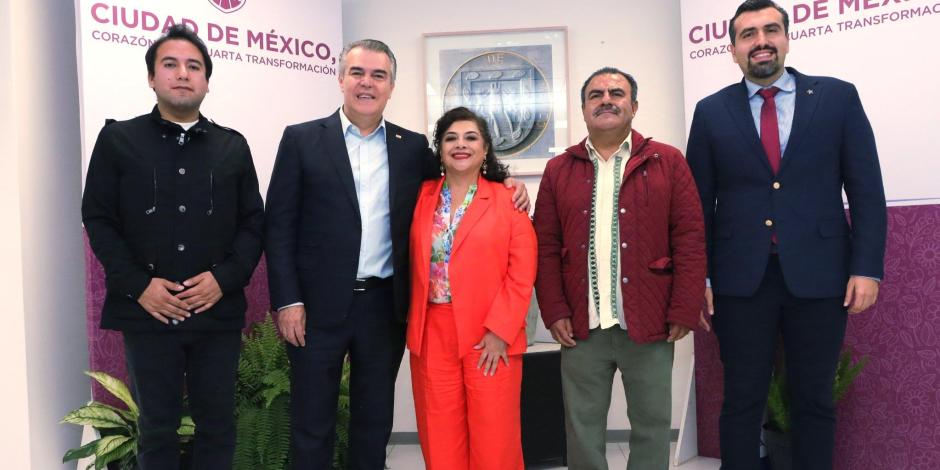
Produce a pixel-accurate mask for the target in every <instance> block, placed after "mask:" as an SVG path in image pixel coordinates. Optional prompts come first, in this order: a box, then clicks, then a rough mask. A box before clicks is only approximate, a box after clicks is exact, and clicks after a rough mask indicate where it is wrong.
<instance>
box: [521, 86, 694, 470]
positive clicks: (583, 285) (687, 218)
mask: <svg viewBox="0 0 940 470" xmlns="http://www.w3.org/2000/svg"><path fill="white" fill-rule="evenodd" d="M636 96H637V83H636V80H635V79H634V78H633V77H632V76H631V75H629V74H627V73H625V72H623V71H621V70H618V69H616V68H613V67H605V68H602V69H600V70H598V71H596V72H594V73H593V74H591V76H590V77H588V79H587V80H586V81H585V82H584V85H583V86H582V87H581V111H582V114H583V116H584V122H585V124H587V129H588V137H587V138H586V139H584V140H582V141H581V142H580V143H579V144H577V145H574V146H572V147H569V148H568V149H567V150H566V151H565V152H564V153H563V154H561V155H559V156H557V157H555V158H553V159H551V160H550V161H549V163H548V165H547V166H546V167H545V172H544V173H543V175H542V182H541V185H540V186H539V194H538V198H537V199H536V205H535V230H536V234H537V236H538V242H539V253H538V260H539V261H538V276H537V279H536V282H535V292H536V296H537V297H538V302H539V307H540V308H541V311H542V319H543V321H544V322H545V326H546V327H547V328H549V329H550V330H551V333H552V337H553V338H555V340H556V341H558V342H559V343H561V345H562V349H561V379H562V387H563V390H564V397H565V424H566V426H565V428H566V432H567V437H568V465H569V468H572V469H578V470H597V469H606V468H607V460H606V456H605V454H606V439H605V438H606V431H607V411H608V408H610V394H611V387H612V385H613V378H614V372H615V371H617V370H618V369H619V370H620V373H621V376H622V379H623V386H624V391H625V394H626V399H627V404H628V407H627V415H628V416H629V418H630V426H631V429H630V458H629V464H628V466H627V468H628V469H629V470H651V469H659V470H664V469H667V468H668V467H669V443H670V441H671V432H670V426H671V423H672V419H671V418H672V361H673V352H674V344H673V343H674V342H675V341H678V340H680V339H682V338H683V337H684V336H685V335H686V334H688V332H689V330H691V329H694V328H695V327H696V325H697V323H698V316H699V307H700V304H701V295H702V294H703V292H704V283H705V233H704V228H703V225H702V214H701V206H700V205H699V201H698V197H697V195H696V193H695V184H694V182H693V180H692V175H691V173H690V171H689V168H688V166H687V165H686V162H685V159H683V158H682V153H681V152H679V151H678V150H677V149H675V148H674V147H671V146H669V145H666V144H663V143H660V142H656V141H654V140H652V139H650V138H646V137H643V136H642V135H640V133H639V132H637V131H636V130H633V129H632V122H633V117H634V115H635V114H636V111H637V108H638V105H639V103H638V102H637V100H636Z"/></svg>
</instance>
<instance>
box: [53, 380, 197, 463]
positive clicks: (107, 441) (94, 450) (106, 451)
mask: <svg viewBox="0 0 940 470" xmlns="http://www.w3.org/2000/svg"><path fill="white" fill-rule="evenodd" d="M85 374H86V375H88V376H90V377H91V378H93V379H95V380H96V381H97V382H98V383H99V384H101V385H102V386H103V387H104V388H105V390H107V391H108V392H109V393H111V394H112V395H114V396H115V397H116V398H117V399H119V400H121V402H123V403H124V404H125V405H126V406H127V409H126V410H125V409H120V408H116V407H113V406H110V405H105V404H104V403H99V402H96V401H92V402H90V403H88V404H87V405H85V406H82V407H81V408H78V409H76V410H73V411H72V412H70V413H69V414H67V415H65V417H64V418H62V422H63V423H71V424H77V425H79V426H85V425H90V426H93V427H94V428H95V430H97V431H98V433H99V435H100V437H99V438H98V439H95V440H93V441H91V442H89V443H87V444H85V445H83V446H81V447H79V448H77V449H70V450H69V451H68V452H66V453H65V455H64V456H62V463H65V462H68V461H70V460H78V459H83V458H85V457H91V456H94V458H95V459H94V461H93V462H92V463H90V464H89V465H88V467H86V470H87V469H90V468H92V467H94V468H95V470H101V469H104V468H110V469H116V470H133V469H136V468H137V462H136V457H137V438H138V436H139V434H138V430H137V418H138V416H139V410H138V408H137V403H135V402H134V399H133V397H132V396H131V393H130V391H129V390H128V389H127V386H126V385H124V383H123V382H121V381H120V380H118V379H116V378H114V377H112V376H110V375H108V374H106V373H104V372H88V371H86V372H85ZM195 430H196V426H195V424H193V420H192V418H191V417H190V416H184V417H183V419H182V420H181V422H180V427H179V429H177V431H176V432H177V435H178V436H179V437H180V442H181V443H183V444H185V443H189V442H191V441H192V438H193V434H194V432H195ZM183 468H186V467H185V466H184V467H183Z"/></svg>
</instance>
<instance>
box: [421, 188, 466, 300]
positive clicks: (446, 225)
mask: <svg viewBox="0 0 940 470" xmlns="http://www.w3.org/2000/svg"><path fill="white" fill-rule="evenodd" d="M476 192H477V185H476V184H473V185H471V186H470V189H469V190H467V195H466V196H465V197H464V198H463V202H462V203H461V204H460V207H458V208H457V211H456V212H455V213H454V215H453V217H451V214H450V206H451V204H452V202H453V199H452V197H451V193H450V188H449V187H448V186H447V183H446V182H445V183H444V188H443V189H442V190H441V198H440V200H439V201H438V204H437V210H435V211H434V221H433V222H432V224H431V276H430V289H428V301H429V302H431V303H435V304H446V303H450V301H451V299H450V279H449V278H448V275H447V266H448V264H450V251H451V249H452V248H453V245H454V234H455V233H456V232H457V226H458V225H460V220H461V219H463V215H464V213H466V212H467V207H468V206H470V202H471V201H473V195H474V194H476Z"/></svg>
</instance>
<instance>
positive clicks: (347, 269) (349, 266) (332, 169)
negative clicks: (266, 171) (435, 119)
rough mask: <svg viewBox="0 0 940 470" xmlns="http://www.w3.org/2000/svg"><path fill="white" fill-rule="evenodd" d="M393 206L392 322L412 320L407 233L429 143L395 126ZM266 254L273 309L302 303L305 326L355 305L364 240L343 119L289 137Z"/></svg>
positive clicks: (332, 319)
mask: <svg viewBox="0 0 940 470" xmlns="http://www.w3.org/2000/svg"><path fill="white" fill-rule="evenodd" d="M385 132H386V142H387V146H388V167H389V192H390V195H389V196H390V197H389V204H390V212H391V215H390V217H391V225H392V227H391V234H392V263H393V267H394V273H395V277H394V292H395V305H394V308H395V315H396V317H397V318H398V319H399V321H402V322H404V321H405V319H406V317H407V313H408V294H409V292H408V230H409V227H410V226H411V218H412V214H413V212H414V208H415V201H416V200H417V196H418V187H419V186H420V185H421V182H422V181H423V180H424V177H425V176H426V175H428V174H429V173H431V172H433V163H432V156H431V153H430V151H429V149H428V140H427V138H425V137H424V136H423V135H421V134H417V133H414V132H411V131H409V130H406V129H403V128H401V127H399V126H396V125H394V124H392V123H390V122H387V121H386V123H385ZM266 205H267V207H266V210H267V212H266V214H267V215H266V221H265V236H266V240H265V250H266V256H267V262H268V280H269V284H270V290H271V303H272V305H273V307H274V308H278V307H283V306H285V305H289V304H291V303H295V302H303V303H304V306H305V308H306V312H307V326H308V327H310V326H330V325H335V324H338V323H340V322H341V321H342V320H343V319H344V318H345V317H346V315H347V314H348V313H349V309H350V305H351V304H352V296H353V282H354V280H355V279H356V270H357V267H358V265H359V242H360V239H361V235H362V225H361V218H360V215H359V203H358V200H357V196H356V188H355V186H354V182H353V175H352V167H351V166H350V163H349V155H348V153H347V152H346V141H345V139H344V137H343V130H342V124H341V123H340V117H339V111H337V112H335V113H333V114H332V115H330V116H329V117H326V118H323V119H317V120H315V121H309V122H305V123H302V124H297V125H293V126H288V127H287V128H286V129H285V130H284V136H283V137H282V138H281V144H280V147H279V148H278V152H277V159H276V161H275V163H274V172H273V174H272V176H271V184H270V186H269V187H268V197H267V201H266Z"/></svg>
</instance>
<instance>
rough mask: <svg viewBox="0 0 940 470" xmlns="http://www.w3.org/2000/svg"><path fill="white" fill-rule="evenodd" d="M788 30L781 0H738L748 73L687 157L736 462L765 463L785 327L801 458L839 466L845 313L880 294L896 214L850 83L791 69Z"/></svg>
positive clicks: (729, 469)
mask: <svg viewBox="0 0 940 470" xmlns="http://www.w3.org/2000/svg"><path fill="white" fill-rule="evenodd" d="M788 27H789V18H788V16H787V13H786V11H785V10H783V9H782V8H780V7H779V6H778V5H777V4H775V3H774V2H772V1H769V0H748V1H746V2H744V3H743V4H741V6H740V7H739V8H738V10H737V11H736V12H735V15H734V17H733V18H732V20H731V22H730V34H729V35H730V37H731V44H732V45H731V51H732V54H733V56H734V60H735V62H736V63H737V64H738V66H739V67H741V70H742V71H743V72H744V80H742V81H741V82H740V83H736V84H734V85H731V86H728V87H726V88H724V89H722V90H720V91H718V92H717V93H715V94H713V95H711V96H708V97H706V98H705V99H703V100H701V101H700V102H699V103H698V105H697V106H696V108H695V114H694V117H693V119H692V127H691V131H690V133H689V142H688V151H687V153H686V155H687V156H688V157H687V158H688V162H689V166H690V167H691V168H692V173H693V174H694V176H695V181H696V183H697V185H698V189H699V193H700V196H701V198H702V206H703V209H704V210H705V228H706V237H707V248H708V264H709V269H708V272H709V280H710V288H709V289H707V290H706V304H707V309H708V311H709V313H710V314H714V317H712V322H713V325H714V328H715V333H716V334H717V336H718V342H719V345H720V348H721V360H722V363H723V364H724V374H725V375H724V391H725V396H724V404H723V406H722V411H721V417H720V421H719V426H720V431H721V457H722V467H721V468H722V469H725V470H735V469H741V470H753V469H756V468H759V465H760V464H759V461H758V449H759V437H760V426H761V421H762V417H763V413H764V407H765V405H766V401H767V392H768V387H769V382H770V375H771V371H772V369H773V358H774V350H775V347H776V343H777V342H776V338H777V337H778V335H780V336H782V338H783V347H784V352H785V359H786V376H787V383H788V388H789V398H790V404H791V417H792V432H791V434H790V435H791V439H792V452H793V460H794V464H795V466H794V468H799V469H801V470H814V469H830V468H832V452H833V444H834V434H835V407H834V404H833V399H832V385H833V379H834V375H835V369H836V363H837V360H838V356H839V352H840V349H841V347H842V340H843V337H844V335H845V326H846V318H847V313H848V314H854V313H859V312H862V311H864V310H865V309H867V308H869V307H870V306H871V305H872V304H874V302H875V300H876V298H877V296H878V283H879V280H880V278H881V277H882V275H883V265H884V260H883V258H884V248H885V237H886V226H887V221H886V219H887V217H886V211H885V196H884V188H883V185H882V181H881V170H880V168H879V164H878V154H877V151H876V148H875V139H874V135H873V133H872V129H871V125H870V124H869V122H868V118H867V117H866V116H865V112H864V110H863V109H862V104H861V101H860V100H859V96H858V92H857V91H856V89H855V87H854V86H853V85H852V84H850V83H847V82H844V81H841V80H837V79H834V78H829V77H812V76H807V75H803V74H801V73H799V72H797V71H796V70H795V69H792V68H785V67H784V59H785V57H786V54H787V52H788V51H789V43H788V37H787V34H788ZM843 189H844V190H845V194H846V196H847V197H848V203H849V209H850V212H851V224H849V223H848V221H847V220H846V217H845V211H844V206H843V202H842V191H843ZM712 290H714V303H713V302H712ZM702 321H703V322H705V319H704V318H703V319H702Z"/></svg>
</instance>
